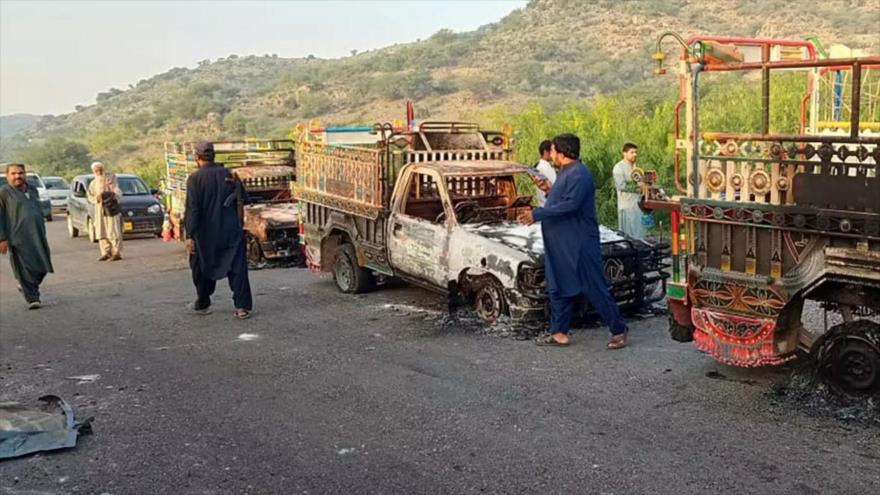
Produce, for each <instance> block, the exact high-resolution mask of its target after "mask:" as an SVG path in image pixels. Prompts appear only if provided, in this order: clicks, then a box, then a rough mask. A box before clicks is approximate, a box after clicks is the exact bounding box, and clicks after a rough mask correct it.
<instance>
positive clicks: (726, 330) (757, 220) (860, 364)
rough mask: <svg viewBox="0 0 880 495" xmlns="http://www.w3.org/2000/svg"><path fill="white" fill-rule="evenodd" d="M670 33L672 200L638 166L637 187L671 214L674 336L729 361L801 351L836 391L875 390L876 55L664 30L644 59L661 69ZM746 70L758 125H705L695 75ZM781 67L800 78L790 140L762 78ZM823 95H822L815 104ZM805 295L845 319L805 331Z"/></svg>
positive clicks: (878, 243) (879, 231)
mask: <svg viewBox="0 0 880 495" xmlns="http://www.w3.org/2000/svg"><path fill="white" fill-rule="evenodd" d="M666 37H674V38H675V39H676V40H677V41H678V43H679V45H680V47H681V49H680V53H681V55H680V60H679V64H678V83H679V88H680V96H679V100H678V102H677V104H676V106H675V110H674V113H673V116H674V119H675V121H674V128H675V139H676V149H675V157H674V158H675V160H674V177H673V179H674V184H675V188H676V190H677V193H678V194H679V195H677V196H673V197H668V196H667V195H666V194H665V193H664V192H663V191H662V190H661V189H659V188H658V187H656V185H654V184H652V182H653V178H654V177H656V173H648V174H646V176H645V177H646V179H647V180H645V181H644V189H643V191H644V195H645V198H644V199H645V204H646V205H647V206H648V207H651V208H668V209H670V210H671V214H672V221H671V222H670V224H671V227H672V237H673V239H675V241H674V243H673V252H672V254H673V256H672V259H673V261H672V263H673V276H672V279H671V281H670V283H669V285H668V297H667V299H668V302H669V308H670V333H671V336H672V338H673V339H675V340H678V341H682V342H689V341H693V342H694V344H695V345H696V346H697V348H698V349H700V350H702V351H704V352H706V353H708V354H710V355H711V356H713V357H714V358H715V359H717V360H719V361H722V362H724V363H727V364H730V365H734V366H744V367H754V366H764V365H776V364H781V363H784V362H786V361H789V360H791V359H794V358H795V357H796V356H797V355H798V354H800V353H805V354H807V355H808V356H811V357H812V358H813V361H814V364H815V366H816V367H817V369H818V370H819V371H820V372H821V373H822V375H824V376H825V377H827V378H829V381H830V382H831V383H832V384H833V385H834V386H835V387H837V388H839V389H842V390H844V391H847V392H856V393H874V392H878V391H880V324H878V323H877V320H876V316H877V314H878V312H880V175H878V164H880V132H878V130H880V123H878V122H880V110H878V108H880V107H878V100H880V94H871V95H868V94H866V91H867V90H868V88H870V87H876V86H865V82H866V81H873V83H872V84H873V85H875V84H877V81H878V79H880V77H878V72H880V57H862V58H858V57H856V58H838V59H829V58H822V57H820V53H819V52H823V50H822V49H821V46H817V45H816V44H814V43H812V42H810V41H803V40H766V39H746V38H725V37H715V36H693V37H691V38H688V39H687V40H685V39H683V38H681V37H679V36H678V35H676V34H675V33H666V34H664V35H663V36H662V37H661V38H660V40H658V42H657V52H656V54H655V56H654V59H655V60H656V61H657V62H658V67H657V73H658V74H663V73H665V70H664V69H663V59H664V58H665V55H664V53H663V51H662V49H661V42H662V41H663V39H664V38H666ZM745 71H753V72H759V73H760V75H761V78H760V81H761V108H760V111H761V124H760V126H761V128H760V131H758V132H753V133H742V132H716V130H714V129H713V130H712V131H711V132H710V131H709V130H708V129H704V128H703V127H702V126H701V124H700V119H699V115H700V113H699V112H700V109H701V102H700V100H699V95H700V91H699V84H700V82H701V81H703V80H704V79H705V78H706V77H707V75H706V74H711V73H715V72H745ZM780 71H788V72H789V73H793V71H800V73H801V74H803V75H804V80H805V85H804V86H805V87H804V94H803V97H802V98H801V99H800V102H799V103H800V122H799V127H800V131H799V133H797V134H783V133H779V132H771V126H770V105H771V102H772V100H773V96H774V95H773V94H772V93H771V82H770V77H771V74H773V73H777V72H780ZM871 72H872V73H873V74H870V73H871ZM701 75H702V77H701ZM844 80H848V83H847V84H843V81H844ZM823 95H831V98H828V99H827V100H826V101H825V102H824V104H823V103H822V102H820V98H822V97H823ZM832 99H833V103H832V101H831V100H832ZM829 103H832V104H831V105H829ZM844 103H845V104H844ZM847 105H848V107H847ZM682 108H683V109H684V116H685V126H684V127H685V128H684V133H682V132H681V126H680V120H681V113H682V112H681V110H682ZM824 112H829V113H830V115H823V113H824ZM682 157H684V163H682ZM681 169H684V170H683V171H682V170H681ZM682 175H683V176H684V177H685V179H684V180H683V181H682ZM807 301H813V302H816V303H818V304H821V305H822V306H824V307H825V309H826V311H828V310H831V311H834V312H836V313H838V314H839V317H840V319H841V320H842V323H840V324H838V325H836V326H834V327H832V328H830V329H828V328H827V319H826V328H824V329H821V328H808V327H807V326H806V325H805V324H804V322H803V321H802V313H803V309H804V305H805V303H806V302H807ZM872 317H873V319H872ZM826 318H827V316H826Z"/></svg>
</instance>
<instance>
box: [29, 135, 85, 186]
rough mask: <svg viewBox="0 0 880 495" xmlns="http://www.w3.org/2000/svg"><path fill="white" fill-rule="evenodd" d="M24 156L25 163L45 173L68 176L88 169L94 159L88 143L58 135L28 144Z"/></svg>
mask: <svg viewBox="0 0 880 495" xmlns="http://www.w3.org/2000/svg"><path fill="white" fill-rule="evenodd" d="M22 156H23V157H24V162H25V164H27V165H28V166H29V167H33V168H34V169H36V170H39V172H40V173H41V174H43V175H61V176H68V177H69V176H71V175H74V174H76V173H81V172H85V171H87V170H88V169H89V163H91V161H92V156H91V153H89V149H88V147H86V145H84V144H82V143H78V142H75V141H68V140H67V139H64V138H62V137H57V136H56V137H50V138H49V139H46V140H45V141H43V142H41V143H36V144H32V145H30V146H28V147H27V148H26V149H25V150H24V152H23V153H22Z"/></svg>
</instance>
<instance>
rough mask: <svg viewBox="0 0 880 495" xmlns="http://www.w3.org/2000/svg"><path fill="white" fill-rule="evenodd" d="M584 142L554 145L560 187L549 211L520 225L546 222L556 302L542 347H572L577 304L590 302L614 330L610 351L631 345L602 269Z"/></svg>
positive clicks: (550, 288) (525, 216)
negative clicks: (582, 149)
mask: <svg viewBox="0 0 880 495" xmlns="http://www.w3.org/2000/svg"><path fill="white" fill-rule="evenodd" d="M580 150H581V142H580V139H578V137H577V136H575V135H573V134H561V135H559V136H556V137H555V138H554V139H553V145H552V147H551V157H552V159H553V163H554V164H555V165H556V167H557V169H558V170H559V176H558V178H559V181H558V182H557V183H556V185H555V186H554V187H553V189H552V190H551V191H550V194H549V195H548V198H547V203H546V205H545V206H542V207H538V208H535V209H534V210H531V211H525V212H523V213H522V214H521V216H520V218H519V221H520V222H522V223H524V224H526V225H531V224H533V223H535V222H541V233H542V235H543V238H544V271H545V274H546V281H547V295H548V296H549V298H550V335H547V336H546V337H544V338H542V339H540V340H538V344H540V345H548V346H567V345H569V344H570V340H569V335H568V334H569V331H570V330H571V317H572V311H573V310H574V306H575V304H577V303H578V302H580V301H581V300H582V299H584V298H586V299H587V300H589V302H590V304H591V305H592V307H593V308H595V310H596V312H597V313H599V316H601V317H602V320H603V321H604V322H605V324H606V325H608V328H609V330H611V340H610V341H609V342H608V345H607V348H608V349H621V348H623V347H626V344H627V338H626V333H627V326H626V322H625V321H624V320H623V318H622V317H621V316H620V311H619V310H618V308H617V303H616V302H615V301H614V298H612V297H611V293H610V292H609V290H608V283H607V282H606V281H605V272H604V269H603V264H602V249H601V246H600V238H599V222H598V220H597V218H596V184H595V182H594V181H593V174H592V173H590V171H589V169H587V167H586V166H585V165H584V164H583V163H582V162H581V161H580Z"/></svg>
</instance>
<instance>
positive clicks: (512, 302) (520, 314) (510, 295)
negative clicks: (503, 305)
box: [504, 289, 550, 321]
mask: <svg viewBox="0 0 880 495" xmlns="http://www.w3.org/2000/svg"><path fill="white" fill-rule="evenodd" d="M504 295H505V298H506V299H507V309H508V310H509V311H510V318H511V319H512V320H514V321H535V320H545V319H547V317H548V316H549V315H550V308H549V305H548V304H547V298H546V297H544V296H542V297H539V298H534V297H529V296H526V295H524V294H523V293H521V292H519V291H517V290H512V289H507V290H505V291H504Z"/></svg>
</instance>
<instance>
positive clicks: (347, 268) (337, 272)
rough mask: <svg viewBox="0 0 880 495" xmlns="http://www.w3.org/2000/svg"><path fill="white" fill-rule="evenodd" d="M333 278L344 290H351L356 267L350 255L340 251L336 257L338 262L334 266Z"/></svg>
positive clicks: (340, 288)
mask: <svg viewBox="0 0 880 495" xmlns="http://www.w3.org/2000/svg"><path fill="white" fill-rule="evenodd" d="M333 278H334V279H335V280H336V286H337V287H339V290H341V291H343V292H349V291H351V290H352V288H353V286H354V268H353V267H352V266H351V262H350V261H349V259H348V256H345V254H343V253H340V255H339V256H337V257H336V264H335V265H334V266H333Z"/></svg>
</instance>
